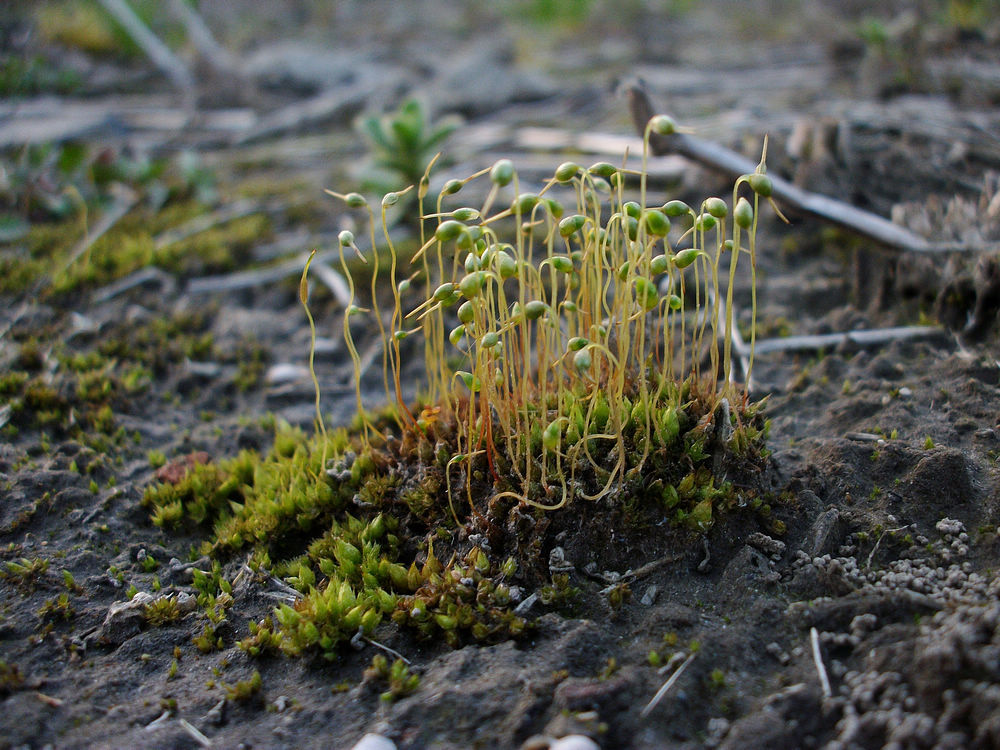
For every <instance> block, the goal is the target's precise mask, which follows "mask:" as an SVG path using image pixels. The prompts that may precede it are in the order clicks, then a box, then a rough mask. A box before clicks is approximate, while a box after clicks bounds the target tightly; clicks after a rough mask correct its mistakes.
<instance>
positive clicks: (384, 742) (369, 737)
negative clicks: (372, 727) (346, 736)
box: [351, 732, 396, 750]
mask: <svg viewBox="0 0 1000 750" xmlns="http://www.w3.org/2000/svg"><path fill="white" fill-rule="evenodd" d="M351 750H396V743H395V742H393V741H392V740H390V739H389V738H388V737H383V736H382V735H381V734H372V733H370V732H369V733H368V734H366V735H365V736H364V737H362V738H361V739H360V740H358V741H357V742H356V743H355V744H354V746H353V747H352V748H351Z"/></svg>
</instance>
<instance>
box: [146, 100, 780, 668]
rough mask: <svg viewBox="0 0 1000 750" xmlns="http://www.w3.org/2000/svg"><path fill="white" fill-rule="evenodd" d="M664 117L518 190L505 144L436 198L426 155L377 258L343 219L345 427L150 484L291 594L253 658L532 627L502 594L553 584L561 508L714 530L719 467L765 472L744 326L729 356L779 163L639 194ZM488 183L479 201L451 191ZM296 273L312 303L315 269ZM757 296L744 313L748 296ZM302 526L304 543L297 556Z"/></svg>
mask: <svg viewBox="0 0 1000 750" xmlns="http://www.w3.org/2000/svg"><path fill="white" fill-rule="evenodd" d="M673 127H674V125H673V122H672V121H671V120H670V119H669V118H666V117H664V116H658V117H656V118H653V120H651V121H650V123H649V126H648V127H647V130H646V135H647V137H646V143H647V147H646V148H644V153H643V158H642V168H641V169H639V170H629V169H625V168H621V167H616V166H614V165H612V164H610V163H606V162H601V163H597V164H594V165H592V166H590V167H589V168H583V167H581V166H579V165H577V164H574V163H569V162H567V163H564V164H562V165H560V166H558V168H557V169H556V170H555V172H554V173H553V175H552V177H551V178H549V179H548V180H546V181H545V182H544V183H543V184H541V185H540V186H539V187H538V190H537V192H522V191H521V189H520V184H519V179H518V174H517V171H516V169H515V168H514V165H513V164H512V163H511V162H510V161H507V160H501V161H499V162H497V163H496V164H494V165H493V166H492V167H491V168H487V169H484V170H482V171H481V172H478V173H476V174H474V175H472V176H470V177H468V178H466V179H464V180H449V181H448V182H446V183H445V184H444V186H443V188H442V190H441V192H440V194H439V195H438V196H437V197H436V199H431V198H429V195H428V194H429V172H430V167H428V168H427V171H426V172H425V173H424V176H423V178H422V179H421V180H420V181H419V183H418V184H417V185H416V186H411V187H409V188H406V190H403V191H399V192H396V193H389V194H387V195H386V196H385V197H384V198H383V199H382V202H381V206H380V213H381V225H382V230H383V231H382V232H381V235H382V237H383V238H384V247H385V250H384V251H382V252H372V253H371V254H370V255H369V256H368V257H365V256H364V255H363V253H362V251H361V249H360V248H359V246H358V243H356V241H355V237H354V235H353V234H352V233H351V232H346V231H345V232H342V233H341V235H340V260H341V266H342V268H343V270H344V272H345V274H347V275H348V277H349V267H348V255H349V254H355V255H357V256H359V257H360V258H361V260H362V261H363V263H364V264H365V266H366V274H367V275H368V280H369V282H370V289H366V290H365V294H366V297H367V299H366V300H365V304H366V305H368V307H367V308H363V307H361V306H360V305H358V304H355V296H354V295H355V293H356V291H357V290H356V287H355V285H354V283H353V281H352V282H351V283H350V292H351V303H350V305H349V306H348V308H347V310H346V314H345V318H344V335H345V339H346V343H347V347H348V350H349V352H350V353H351V356H352V358H353V361H354V363H355V369H356V379H355V386H356V395H355V398H356V402H357V407H358V413H359V421H358V425H357V428H356V430H355V431H353V432H351V433H348V432H347V431H345V430H336V431H329V432H327V431H326V430H325V428H322V425H321V424H320V427H321V429H320V430H318V434H317V435H316V436H315V437H314V438H312V439H311V440H307V439H305V438H304V437H302V438H301V439H298V440H288V439H287V435H288V434H289V431H288V429H285V430H284V436H285V437H284V438H282V439H281V440H278V441H276V444H275V449H274V452H273V453H272V455H271V456H269V457H267V458H265V459H257V458H255V457H253V456H250V455H248V454H241V456H238V457H237V458H235V459H233V460H232V461H231V462H229V463H221V464H219V465H218V466H211V467H201V468H199V469H198V470H197V471H195V472H192V474H191V475H189V477H188V478H186V479H185V480H183V481H182V482H181V483H179V484H178V485H176V486H168V487H165V486H160V487H154V488H151V489H150V491H149V492H147V495H146V500H147V503H148V504H149V505H151V506H152V507H153V509H154V520H157V521H158V522H160V523H166V524H170V525H183V524H188V525H191V524H192V523H193V524H194V525H199V524H207V525H212V526H213V539H212V541H211V542H208V543H206V551H211V552H213V553H214V554H216V555H222V554H225V553H231V552H233V551H235V550H238V549H241V548H245V547H251V548H253V549H254V550H255V552H254V560H255V561H256V562H257V563H258V564H259V565H266V566H268V567H271V566H272V562H271V561H272V559H273V560H275V562H276V565H275V566H274V568H273V572H274V573H276V574H279V575H284V576H286V581H288V582H289V583H290V584H291V585H293V586H295V587H296V588H297V589H298V590H299V591H301V592H302V598H301V599H300V600H299V601H298V603H297V604H296V605H295V606H294V607H292V606H287V605H283V606H282V607H280V608H279V609H278V610H277V611H276V613H275V617H274V621H273V622H270V621H265V622H262V623H260V624H254V627H253V632H252V634H251V638H249V639H247V641H246V648H247V649H248V650H249V651H250V652H251V653H258V652H262V651H267V650H279V649H280V650H283V651H285V652H287V653H301V652H303V651H306V650H313V649H316V650H319V651H321V652H322V653H323V654H324V655H326V656H327V657H329V658H333V657H334V656H335V655H336V653H337V648H338V646H339V644H340V643H342V642H343V641H344V640H345V639H350V638H352V637H354V636H355V634H356V632H357V631H358V630H359V628H360V629H361V630H362V631H363V632H364V633H370V632H371V630H372V629H373V628H374V627H375V626H376V625H377V623H378V622H379V621H380V620H381V619H382V618H383V616H391V618H392V619H393V620H394V621H395V622H397V623H398V624H400V625H406V626H411V627H414V628H416V630H417V631H418V632H419V633H421V634H424V635H428V636H430V635H435V634H437V635H443V636H444V637H446V638H447V639H448V641H449V642H452V643H458V642H460V641H461V638H462V635H463V634H467V635H471V636H472V637H474V638H477V639H496V638H504V637H510V636H516V635H518V634H520V633H522V632H524V631H525V628H526V625H527V623H526V622H525V621H524V620H523V619H522V618H521V617H520V616H519V615H517V614H516V613H515V612H514V611H513V609H512V605H513V604H516V600H517V597H518V596H519V587H518V586H515V585H513V584H514V582H515V581H520V582H523V583H526V584H529V585H532V586H537V585H542V584H544V583H545V582H546V581H547V580H548V578H549V570H548V568H547V566H546V563H545V561H546V560H547V559H548V554H549V551H550V550H551V548H552V547H553V546H554V545H555V542H554V537H555V535H556V533H557V532H558V531H559V529H564V530H566V529H575V530H576V532H574V533H578V532H579V529H582V528H584V527H587V526H588V523H589V525H590V527H591V528H599V529H600V532H598V533H601V534H605V535H607V524H608V523H622V522H623V520H624V522H631V523H633V524H634V525H635V526H637V527H641V528H642V529H643V531H642V534H644V535H645V537H646V538H648V537H649V535H650V534H651V533H652V534H655V533H656V529H657V528H661V527H662V524H663V523H664V522H666V521H668V522H670V523H668V524H667V526H666V527H663V528H673V529H689V530H690V532H691V533H703V532H704V531H705V530H706V529H708V527H710V526H711V524H712V523H713V519H714V518H716V517H717V515H718V514H719V513H720V512H721V511H722V510H724V509H725V508H727V507H730V506H732V505H736V504H737V503H742V502H744V501H746V500H747V497H746V496H745V495H746V493H753V490H752V489H749V484H750V483H748V482H744V483H742V484H741V486H740V490H739V491H737V490H736V489H735V487H734V484H733V483H732V482H731V481H730V480H731V478H733V477H735V476H739V475H741V472H742V474H744V475H745V474H747V473H748V472H749V473H753V472H759V469H760V465H761V462H762V460H763V456H764V455H765V451H764V440H765V437H766V423H764V421H763V419H762V418H761V416H760V414H759V405H755V404H751V403H750V402H749V400H748V398H747V394H746V392H745V390H744V389H743V388H742V387H741V386H740V385H739V383H738V382H737V381H738V376H741V377H742V378H744V379H745V378H747V377H748V376H749V371H750V369H751V368H752V366H753V355H752V345H753V336H752V334H751V342H750V344H751V354H750V356H749V359H748V361H747V362H744V363H742V365H738V364H736V363H735V362H734V354H733V348H732V340H733V336H734V328H733V284H734V278H735V276H736V271H737V267H738V265H739V262H740V261H741V259H745V262H748V263H749V266H750V277H751V288H753V287H754V286H755V264H756V227H757V215H758V211H757V209H758V203H759V200H760V198H761V197H764V198H765V199H766V198H767V197H768V194H769V191H768V187H769V180H768V178H767V176H766V174H765V169H764V162H763V159H762V160H761V164H760V166H759V167H758V168H757V171H756V172H755V173H754V174H749V175H744V176H742V177H740V178H739V179H738V180H737V181H736V184H735V185H734V188H733V194H732V202H731V203H729V204H727V203H726V202H725V201H724V200H722V199H720V198H708V199H707V200H705V201H703V202H702V203H701V205H699V206H690V205H688V204H686V203H683V202H681V201H678V200H671V201H668V202H666V203H663V204H662V205H649V203H648V194H647V188H646V170H645V165H646V152H647V151H648V136H649V133H651V132H659V133H668V132H670V131H671V130H672V129H673ZM432 164H433V162H432ZM476 181H480V182H482V183H483V189H482V190H481V191H480V192H479V195H480V197H481V198H482V196H483V195H484V194H485V198H482V200H481V202H480V203H478V205H477V206H475V207H473V206H468V205H461V203H460V198H459V197H458V196H459V195H460V194H461V193H462V191H463V190H466V192H467V193H472V192H473V190H472V189H470V188H469V186H470V184H471V183H473V182H476ZM411 190H414V191H415V193H416V198H417V201H416V203H417V206H418V210H419V211H420V222H419V225H420V226H421V237H420V241H419V243H420V244H419V247H416V249H415V250H414V251H413V252H412V254H411V255H410V257H409V258H408V259H403V258H401V257H400V255H399V253H398V252H397V249H396V247H395V246H394V243H393V241H392V238H391V237H390V235H389V232H388V229H387V228H386V225H385V216H386V210H387V209H388V208H389V207H391V206H393V205H395V204H396V203H398V202H399V200H400V198H401V196H403V195H407V196H408V197H409V195H408V194H409V191H411ZM331 195H334V196H335V197H336V198H338V199H340V200H343V201H344V202H345V203H346V204H347V205H348V206H349V207H351V208H354V209H367V211H368V213H369V217H370V230H369V231H370V238H369V240H370V246H371V247H372V248H375V247H377V246H378V243H377V241H376V224H377V222H376V216H375V211H373V210H372V209H371V208H369V205H368V203H367V201H366V200H365V199H364V198H363V197H362V196H361V195H359V194H357V193H350V194H346V195H341V194H338V193H331ZM307 270H308V269H307ZM386 276H387V277H388V279H386ZM386 281H388V287H389V289H388V290H386V291H387V292H389V293H391V301H390V300H389V299H388V298H387V297H388V294H386V295H383V294H381V291H382V289H383V288H384V286H385V282H386ZM300 291H301V297H302V301H303V303H307V301H308V294H307V292H308V288H307V286H306V274H303V282H302V286H301V290H300ZM752 308H753V309H752V310H751V314H752V316H753V319H754V320H755V318H756V294H755V292H752ZM383 309H385V310H386V313H387V314H386V315H385V317H383ZM361 316H370V317H371V318H372V319H373V321H374V324H375V326H376V327H377V330H378V332H379V334H380V336H381V339H382V342H383V351H382V365H383V368H382V369H383V381H384V385H385V390H386V396H387V398H388V400H389V401H390V403H391V404H392V407H391V408H389V409H386V410H383V411H382V412H381V413H380V415H378V416H376V415H374V414H372V413H370V412H368V411H367V410H366V408H365V404H364V403H363V398H362V391H361V386H360V375H361V373H360V360H359V357H358V354H357V348H356V347H355V345H354V341H353V338H352V332H351V321H352V319H361ZM752 330H753V323H751V331H752ZM411 338H419V339H420V340H421V341H422V343H423V347H424V367H425V370H426V382H425V389H424V392H423V395H422V396H421V397H420V398H419V399H418V401H417V402H416V403H409V402H407V400H406V399H405V398H404V395H403V391H404V389H403V385H402V381H403V370H404V364H405V362H404V354H405V353H407V352H410V351H412V346H411V342H409V341H408V340H409V339H411ZM318 414H319V411H318ZM328 459H329V463H328ZM727 477H728V478H727ZM194 485H197V486H194ZM348 508H350V513H348V512H347V510H348ZM601 514H604V516H603V518H604V520H603V521H598V522H597V523H592V521H593V519H594V518H597V517H599V516H600V515H601ZM588 517H589V518H590V519H591V522H588V520H587V519H588ZM303 538H306V539H311V540H312V541H311V542H309V543H308V546H307V548H306V549H305V551H304V552H303V550H302V546H301V545H302V540H303ZM442 550H444V551H445V552H446V553H447V557H448V558H449V559H447V561H445V557H442V556H440V555H441V551H442Z"/></svg>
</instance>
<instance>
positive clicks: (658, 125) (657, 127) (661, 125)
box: [649, 115, 677, 135]
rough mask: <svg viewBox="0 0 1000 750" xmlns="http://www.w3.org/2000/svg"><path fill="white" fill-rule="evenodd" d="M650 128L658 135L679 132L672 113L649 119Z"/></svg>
mask: <svg viewBox="0 0 1000 750" xmlns="http://www.w3.org/2000/svg"><path fill="white" fill-rule="evenodd" d="M649 129H650V130H651V131H653V132H654V133H656V134H657V135H673V134H674V133H676V132H677V123H676V122H674V118H673V117H670V115H656V116H655V117H654V118H653V119H652V120H650V121H649Z"/></svg>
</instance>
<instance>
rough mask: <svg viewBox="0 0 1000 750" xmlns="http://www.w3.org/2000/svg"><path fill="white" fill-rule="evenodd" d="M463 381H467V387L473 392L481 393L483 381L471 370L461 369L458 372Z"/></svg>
mask: <svg viewBox="0 0 1000 750" xmlns="http://www.w3.org/2000/svg"><path fill="white" fill-rule="evenodd" d="M455 374H456V375H458V376H459V377H460V378H461V379H462V382H463V383H465V387H466V388H468V389H469V390H470V391H472V392H473V393H479V389H480V388H482V387H483V384H482V382H481V381H480V380H479V378H477V377H475V376H474V375H473V374H472V373H471V372H465V371H464V370H459V371H458V372H457V373H455Z"/></svg>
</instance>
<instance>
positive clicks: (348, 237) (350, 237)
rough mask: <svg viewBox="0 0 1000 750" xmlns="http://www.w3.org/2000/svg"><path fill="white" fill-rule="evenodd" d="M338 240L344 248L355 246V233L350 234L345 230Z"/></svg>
mask: <svg viewBox="0 0 1000 750" xmlns="http://www.w3.org/2000/svg"><path fill="white" fill-rule="evenodd" d="M337 239H338V240H340V244H341V246H342V247H350V246H351V245H353V244H354V232H350V231H348V230H346V229H345V230H344V231H343V232H341V233H340V234H338V235H337Z"/></svg>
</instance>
